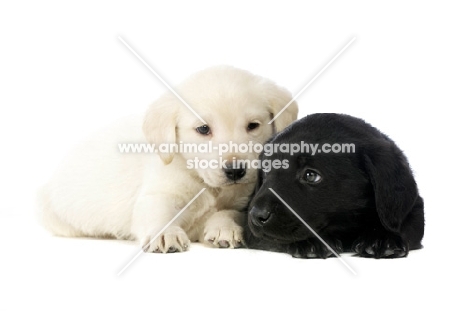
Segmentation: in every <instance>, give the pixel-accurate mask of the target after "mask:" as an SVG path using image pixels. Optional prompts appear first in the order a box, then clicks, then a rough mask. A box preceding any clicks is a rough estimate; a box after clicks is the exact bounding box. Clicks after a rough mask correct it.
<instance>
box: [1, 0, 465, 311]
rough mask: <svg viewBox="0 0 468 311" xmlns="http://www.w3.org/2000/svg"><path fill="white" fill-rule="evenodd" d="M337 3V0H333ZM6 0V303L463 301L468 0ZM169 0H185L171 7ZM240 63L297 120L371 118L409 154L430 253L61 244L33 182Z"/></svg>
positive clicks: (363, 304) (172, 305)
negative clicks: (374, 256)
mask: <svg viewBox="0 0 468 311" xmlns="http://www.w3.org/2000/svg"><path fill="white" fill-rule="evenodd" d="M324 2H325V1H324ZM15 3H16V4H14V5H11V4H5V2H2V4H0V103H1V114H0V127H1V130H0V143H1V152H0V156H1V161H0V178H1V180H0V181H1V200H0V237H1V240H0V241H1V252H2V253H1V255H0V286H1V290H0V291H1V293H2V294H1V296H2V298H1V299H0V309H2V310H14V309H24V308H25V307H29V308H39V307H46V308H47V309H48V310H55V309H60V310H67V309H87V310H94V309H106V310H110V309H115V310H123V309H136V308H145V309H161V310H164V309H182V308H191V309H192V308H197V309H199V310H234V309H235V310H244V309H245V310H254V309H258V310H260V309H261V310H270V309H271V308H273V309H275V310H279V309H282V308H285V309H287V310H289V309H293V308H301V309H305V310H313V309H322V310H323V309H324V308H327V309H336V308H338V307H340V308H349V309H352V310H354V309H356V310H365V309H380V310H394V309H401V310H407V309H415V310H416V309H417V310H420V309H423V307H434V308H442V307H444V309H458V310H460V309H463V308H466V306H467V303H466V301H465V297H464V296H465V294H466V286H465V281H466V278H467V276H468V275H467V269H466V262H465V261H466V258H467V256H466V255H467V251H466V249H467V246H466V244H465V243H466V225H465V224H466V222H467V221H466V218H467V208H468V206H467V204H466V201H465V200H464V197H465V193H466V187H467V183H466V176H467V173H468V172H467V169H466V160H465V158H466V154H467V148H466V146H465V143H466V138H465V137H466V136H465V135H466V133H467V125H466V123H467V122H466V112H465V111H466V110H465V109H463V107H464V106H465V107H466V105H467V104H468V95H467V82H468V81H467V80H468V74H467V72H468V57H467V55H468V36H467V29H468V19H467V8H466V7H465V6H463V5H462V3H463V2H461V1H460V2H451V1H440V2H439V3H438V4H437V3H435V2H432V1H421V2H409V1H401V2H400V1H392V2H387V4H377V2H376V1H368V2H362V1H361V2H356V1H344V2H335V1H327V2H326V4H312V3H311V2H310V1H309V2H307V3H308V4H307V5H306V4H305V3H306V2H297V1H288V2H283V3H273V2H255V3H253V1H252V3H251V2H243V1H236V2H231V3H224V2H223V3H222V4H221V2H204V1H193V2H190V3H189V2H179V1H165V2H158V3H156V2H153V3H149V2H139V1H132V2H128V3H123V2H121V1H109V2H99V3H98V2H94V1H90V2H84V1H81V2H78V3H76V4H74V5H71V4H65V3H64V2H45V1H40V2H30V3H19V2H15ZM168 3H170V4H168ZM118 36H122V37H123V38H124V39H125V40H127V41H128V42H129V44H130V45H132V46H133V47H134V48H135V50H136V51H138V52H139V53H140V54H141V55H142V56H143V57H144V58H145V59H146V60H147V61H148V62H149V63H150V64H151V66H152V67H153V68H154V69H155V70H156V71H157V72H158V73H159V74H160V75H161V76H162V77H163V78H164V79H165V80H166V81H167V82H168V83H169V84H171V85H176V84H177V83H178V82H180V81H181V80H183V79H184V78H185V77H187V76H188V75H189V74H191V73H193V72H194V71H197V70H200V69H203V68H205V67H208V66H211V65H217V64H229V65H234V66H237V67H240V68H243V69H247V70H250V71H252V72H254V73H256V74H259V75H262V76H266V77H268V78H270V79H272V80H274V81H276V82H277V83H278V84H280V85H283V86H285V87H286V88H288V89H289V90H290V91H291V92H292V93H293V94H296V93H297V92H299V91H300V90H301V89H302V87H303V86H305V85H306V84H307V82H308V81H310V79H311V78H312V77H313V76H314V75H315V74H316V73H317V72H318V71H319V70H320V69H321V68H322V67H323V66H324V65H325V64H326V63H327V62H328V61H329V60H330V59H331V58H332V57H333V56H334V55H335V54H336V53H337V52H338V51H339V50H340V49H341V48H342V47H343V46H344V45H345V44H346V43H347V42H348V41H349V40H351V38H353V37H356V41H355V42H354V43H353V44H352V45H351V46H350V47H349V49H348V50H347V51H346V52H345V53H344V54H343V55H342V56H340V58H338V59H337V61H336V62H335V63H333V65H332V66H330V67H329V68H328V69H327V70H326V71H325V72H324V73H323V75H322V76H320V78H319V79H317V80H316V81H315V82H314V83H313V84H312V85H311V86H310V88H308V89H307V90H306V91H305V92H304V93H303V94H302V95H301V96H300V97H299V98H298V103H299V106H300V116H301V117H302V116H305V115H307V114H309V113H314V112H339V113H347V114H351V115H354V116H357V117H361V118H363V119H365V120H367V121H368V122H370V123H372V124H373V125H374V126H376V127H378V128H380V129H381V130H382V131H383V132H385V133H386V134H388V135H389V136H390V137H391V138H393V139H394V140H395V141H396V142H397V143H398V145H399V146H400V147H401V148H402V149H403V150H404V151H405V152H406V154H407V156H408V158H409V161H410V163H411V165H412V167H413V170H414V172H415V176H416V179H417V182H418V184H419V188H420V192H421V195H422V196H423V197H424V199H425V207H426V235H425V238H424V241H423V244H424V246H425V248H424V249H423V250H420V251H415V252H412V253H410V255H409V257H408V258H406V259H399V260H369V259H362V258H355V257H350V256H345V257H344V259H345V260H346V261H347V262H348V263H349V265H350V266H352V267H353V268H354V269H355V270H356V271H357V273H358V274H357V276H354V275H352V274H351V273H350V272H349V271H348V270H346V268H345V267H343V266H342V265H341V264H340V262H339V261H338V260H337V259H328V260H295V259H292V258H290V257H289V256H287V255H284V254H275V253H268V252H260V251H250V250H217V249H209V248H206V247H203V246H201V245H194V246H193V247H192V249H191V250H190V251H189V252H187V253H183V254H171V255H160V254H144V255H143V256H141V257H139V258H138V260H137V261H135V263H134V264H133V265H132V266H131V267H130V268H129V269H128V270H127V271H126V272H125V273H124V274H123V275H122V276H120V277H117V276H116V274H117V272H118V271H119V269H120V268H122V267H123V265H124V264H125V263H126V262H127V261H128V260H129V259H130V258H131V257H132V256H133V255H134V254H135V253H136V252H137V251H138V248H137V247H136V245H135V244H133V243H131V242H124V241H112V240H92V239H64V238H54V237H51V236H50V235H49V234H48V233H46V232H45V231H44V230H42V228H40V227H39V226H38V225H37V224H36V223H35V222H34V220H33V219H32V214H33V209H34V192H35V190H36V188H37V187H38V186H39V185H40V184H41V183H43V182H44V181H45V180H47V178H48V177H49V175H50V174H51V173H52V172H53V170H54V168H55V167H56V166H57V163H58V162H59V161H60V159H61V158H62V157H63V156H64V154H66V152H67V151H68V150H69V149H70V148H71V147H72V146H74V145H76V144H77V143H78V142H79V141H80V140H81V139H83V138H85V137H86V136H87V135H89V134H90V133H91V132H93V131H94V130H96V129H98V128H100V127H102V126H104V125H106V124H109V123H111V122H112V121H114V120H115V119H117V118H119V117H121V116H125V115H128V114H138V113H142V112H143V111H144V110H145V109H146V107H147V105H148V104H149V103H151V102H152V101H153V100H155V99H156V98H157V97H158V96H159V95H161V94H162V93H163V92H165V91H166V89H165V87H164V86H163V85H162V84H161V83H160V82H159V81H158V80H157V79H156V78H155V77H154V76H153V75H152V74H151V73H150V72H149V71H148V70H147V69H146V68H145V67H144V66H143V65H142V64H141V63H140V62H139V61H138V60H137V59H136V58H135V57H134V56H133V55H132V54H131V53H130V52H129V51H128V50H127V49H126V48H125V47H124V46H123V44H122V43H121V42H120V41H119V40H118Z"/></svg>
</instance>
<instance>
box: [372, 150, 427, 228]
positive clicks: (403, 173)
mask: <svg viewBox="0 0 468 311" xmlns="http://www.w3.org/2000/svg"><path fill="white" fill-rule="evenodd" d="M387 143H388V144H385V146H380V148H377V149H373V150H372V151H371V152H366V154H365V155H364V166H365V169H366V172H367V174H368V175H369V178H370V181H371V183H372V186H373V188H374V194H375V205H376V208H377V213H378V215H379V218H380V221H381V222H382V225H383V226H384V227H385V228H386V229H387V230H390V231H393V232H399V231H400V227H401V224H402V223H403V221H404V220H405V218H406V216H407V215H408V213H409V212H410V211H411V210H412V208H413V206H414V204H415V201H416V199H417V198H418V196H419V195H418V189H417V185H416V182H415V180H414V177H413V173H412V171H411V168H410V166H409V164H408V161H407V159H406V157H405V155H404V154H403V152H402V151H401V150H400V149H399V148H398V147H397V146H396V145H395V144H394V143H393V142H391V141H388V142H387Z"/></svg>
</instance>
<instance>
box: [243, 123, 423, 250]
mask: <svg viewBox="0 0 468 311" xmlns="http://www.w3.org/2000/svg"><path fill="white" fill-rule="evenodd" d="M271 143H272V144H279V145H281V144H301V143H313V144H317V146H319V147H318V149H317V150H316V151H315V152H316V153H315V154H314V155H311V152H308V153H304V152H300V153H297V154H294V155H290V154H285V153H273V154H272V155H271V156H266V155H265V154H264V155H262V156H261V159H262V160H281V161H284V160H287V161H288V163H289V167H288V168H286V169H285V168H282V169H278V170H271V171H270V172H268V173H265V172H263V171H261V174H262V175H263V176H262V178H260V179H259V187H258V190H257V193H256V195H255V196H254V198H253V199H252V201H251V204H250V207H249V214H248V224H249V228H250V229H251V231H252V233H253V234H254V235H255V236H257V237H261V238H263V239H265V240H269V241H275V242H278V243H290V242H294V241H301V240H305V239H308V238H311V237H313V236H314V234H313V233H312V232H311V231H310V230H309V229H308V228H307V227H306V226H305V225H304V224H303V223H302V222H301V221H300V220H299V218H298V217H297V216H296V215H294V213H293V212H292V211H291V210H290V209H289V208H288V207H287V206H286V205H285V203H286V204H287V205H288V206H289V207H290V208H291V209H293V210H294V211H295V212H296V213H297V215H298V216H299V217H300V218H301V219H302V220H304V221H305V222H306V223H307V224H308V225H309V226H310V227H311V228H312V229H313V230H314V231H315V232H317V233H319V234H320V233H324V232H326V233H333V232H338V231H340V230H343V229H348V230H349V228H350V227H349V226H350V224H352V222H353V219H352V218H353V217H359V215H360V213H362V212H363V211H366V210H367V211H368V210H369V209H373V210H375V209H376V210H377V213H376V215H377V214H378V217H379V218H380V221H381V223H382V224H383V226H384V227H386V228H387V229H388V230H390V231H398V230H399V228H400V226H401V223H402V221H403V220H404V217H405V216H406V215H407V213H408V211H409V210H410V209H411V207H412V206H413V204H414V200H415V199H416V197H417V196H418V194H417V189H416V184H415V182H414V179H413V176H412V173H411V171H410V169H409V166H408V163H407V161H406V158H405V157H404V156H403V154H402V153H401V151H400V150H399V149H398V148H397V147H396V145H395V144H394V143H393V142H392V141H391V140H389V139H388V138H387V137H386V136H384V135H383V134H381V133H380V132H379V131H377V130H376V129H375V128H372V127H371V126H370V125H368V124H366V123H365V122H363V121H362V120H359V119H356V118H352V117H349V116H344V115H335V114H316V115H311V116H308V117H306V118H303V119H301V120H299V121H296V122H295V123H293V124H292V125H291V126H290V127H288V128H287V129H286V130H285V131H284V132H283V133H280V134H279V135H277V136H276V137H275V138H274V139H273V140H272V141H271ZM325 144H330V145H327V146H326V147H328V148H326V149H322V148H323V147H324V146H325ZM334 144H338V145H339V146H341V148H342V149H341V151H344V148H345V147H344V146H345V145H343V144H348V145H349V144H353V145H354V146H355V148H354V152H351V150H350V152H338V153H335V152H332V151H331V148H330V147H331V146H333V145H334ZM338 145H336V146H338ZM318 150H321V151H318ZM327 150H329V152H328V153H327V152H324V151H327ZM335 150H338V147H337V148H336V149H335ZM278 196H279V197H278ZM283 201H284V202H283Z"/></svg>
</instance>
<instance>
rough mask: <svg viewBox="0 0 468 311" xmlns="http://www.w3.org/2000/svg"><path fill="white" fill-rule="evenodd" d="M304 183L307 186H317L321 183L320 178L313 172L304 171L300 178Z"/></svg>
mask: <svg viewBox="0 0 468 311" xmlns="http://www.w3.org/2000/svg"><path fill="white" fill-rule="evenodd" d="M302 179H304V181H305V182H307V183H309V184H318V183H319V182H321V181H322V176H320V175H319V173H317V172H316V171H314V170H306V171H305V172H304V175H303V176H302Z"/></svg>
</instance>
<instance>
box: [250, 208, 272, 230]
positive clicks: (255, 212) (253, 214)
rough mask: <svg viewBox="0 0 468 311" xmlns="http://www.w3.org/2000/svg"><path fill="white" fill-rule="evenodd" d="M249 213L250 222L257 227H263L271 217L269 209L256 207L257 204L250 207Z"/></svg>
mask: <svg viewBox="0 0 468 311" xmlns="http://www.w3.org/2000/svg"><path fill="white" fill-rule="evenodd" d="M249 214H250V215H249V217H250V220H251V221H252V223H253V224H254V225H256V226H258V227H263V226H264V225H266V224H267V223H268V222H269V221H270V220H271V218H272V215H271V212H270V211H269V210H267V209H262V208H258V207H257V206H254V207H252V209H251V210H250V212H249Z"/></svg>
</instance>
